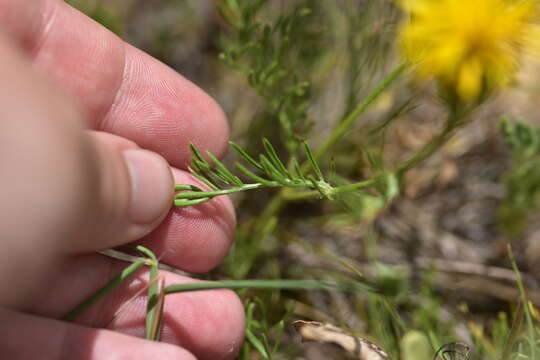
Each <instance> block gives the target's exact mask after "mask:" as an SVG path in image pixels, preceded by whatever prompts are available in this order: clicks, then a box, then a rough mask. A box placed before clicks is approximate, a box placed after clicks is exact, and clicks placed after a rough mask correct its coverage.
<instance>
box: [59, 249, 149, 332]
mask: <svg viewBox="0 0 540 360" xmlns="http://www.w3.org/2000/svg"><path fill="white" fill-rule="evenodd" d="M147 263H148V260H146V259H139V260H137V261H135V262H134V263H133V264H131V265H129V266H128V267H127V268H125V269H124V270H122V271H121V272H120V274H118V275H117V276H115V277H114V278H113V279H112V280H111V281H109V282H108V283H107V284H105V285H104V286H103V287H101V288H100V289H99V290H98V291H96V292H95V293H94V294H92V295H91V296H89V297H88V298H86V299H85V300H84V301H83V302H82V303H80V304H79V305H77V306H76V307H75V308H74V309H73V310H71V311H70V312H69V313H67V314H66V315H64V316H63V317H62V318H61V320H64V321H73V320H74V319H75V318H76V317H77V316H79V315H80V314H81V313H83V312H84V311H85V310H87V309H88V308H89V307H90V306H92V305H94V304H95V303H96V302H98V300H100V299H102V298H103V297H104V296H105V295H107V294H108V293H110V292H111V291H113V290H114V289H115V288H116V287H117V286H118V285H120V284H121V283H122V282H123V281H124V280H126V279H127V278H129V277H130V276H132V275H134V274H135V273H136V272H137V270H139V269H140V268H141V267H143V266H144V265H146V264H147Z"/></svg>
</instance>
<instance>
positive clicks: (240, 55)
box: [219, 0, 321, 154]
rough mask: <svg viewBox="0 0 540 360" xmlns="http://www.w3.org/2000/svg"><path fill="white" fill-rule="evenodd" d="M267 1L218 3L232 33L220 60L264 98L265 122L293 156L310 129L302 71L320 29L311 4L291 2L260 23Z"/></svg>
mask: <svg viewBox="0 0 540 360" xmlns="http://www.w3.org/2000/svg"><path fill="white" fill-rule="evenodd" d="M269 3H270V2H268V1H267V0H256V1H238V0H226V1H224V2H222V3H221V4H220V7H219V10H220V12H221V14H222V16H223V18H224V19H225V20H226V21H227V22H228V23H229V24H230V25H231V29H230V33H231V36H230V37H229V38H227V39H226V40H224V41H223V44H222V48H223V49H224V51H223V52H222V53H221V54H220V58H221V59H222V60H223V61H224V62H225V63H226V64H227V65H229V66H230V67H232V68H234V69H236V70H237V71H239V72H240V73H241V74H243V75H244V76H245V78H246V80H247V82H248V84H249V86H250V87H251V88H253V89H254V90H255V91H256V92H257V93H258V94H259V96H260V97H261V98H262V99H263V100H264V101H265V104H266V112H267V117H266V118H267V119H268V120H269V123H267V124H266V126H275V125H277V124H276V122H277V123H278V124H279V127H280V129H281V132H280V136H279V139H280V140H281V141H282V142H283V144H284V146H285V148H286V149H287V151H288V152H289V153H290V154H293V153H295V152H296V150H297V148H298V147H299V145H300V143H299V139H301V138H303V137H304V135H303V134H305V133H306V131H307V130H308V128H309V123H308V116H307V110H308V107H309V105H310V98H311V92H310V88H311V84H310V82H309V81H307V80H305V79H304V76H303V74H304V73H305V72H307V71H309V67H310V65H311V64H312V63H313V61H314V59H316V58H317V52H318V49H320V47H321V44H320V43H318V44H316V46H314V45H315V43H314V42H313V39H316V38H317V37H318V33H319V31H320V30H318V28H319V27H315V26H313V24H314V21H313V19H311V17H313V16H314V14H313V9H314V8H315V7H316V2H314V1H305V0H304V1H295V2H294V5H292V7H293V9H292V10H290V12H289V13H287V14H282V15H279V16H278V17H277V19H275V20H273V21H264V20H262V19H261V18H262V17H263V15H264V14H263V12H264V11H263V10H264V8H265V6H271V5H272V4H269ZM272 123H273V124H275V125H271V124H272ZM259 130H261V129H259ZM263 131H264V130H263ZM268 132H269V131H266V133H268Z"/></svg>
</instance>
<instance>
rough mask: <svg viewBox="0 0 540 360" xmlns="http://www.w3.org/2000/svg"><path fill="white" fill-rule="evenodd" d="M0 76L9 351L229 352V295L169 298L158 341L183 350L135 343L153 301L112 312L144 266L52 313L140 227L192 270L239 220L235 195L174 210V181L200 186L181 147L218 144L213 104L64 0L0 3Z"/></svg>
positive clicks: (205, 265) (111, 268)
mask: <svg viewBox="0 0 540 360" xmlns="http://www.w3.org/2000/svg"><path fill="white" fill-rule="evenodd" d="M0 79H2V85H1V86H0V153H1V154H2V156H1V157H0V174H1V177H0V184H1V185H2V186H1V188H0V198H1V199H2V201H3V204H2V207H1V209H0V244H1V246H2V252H0V286H1V287H0V288H1V289H2V290H1V291H0V306H1V308H0V319H1V320H0V355H2V356H1V357H2V358H4V357H5V358H9V359H37V358H48V359H88V360H91V359H106V358H115V359H130V360H131V359H148V358H159V359H168V358H174V359H181V360H184V359H185V360H187V359H194V358H195V357H196V358H198V359H212V360H218V359H232V358H234V355H235V353H236V351H237V350H238V347H239V345H240V344H241V341H242V338H243V325H244V324H243V321H244V320H243V319H244V318H243V308H242V305H241V303H240V301H239V299H238V298H237V297H236V295H235V294H234V293H232V292H230V291H224V290H219V291H204V292H194V293H182V294H174V295H168V296H167V297H166V304H165V314H164V324H163V331H162V340H163V341H164V342H167V343H171V344H174V345H177V346H171V345H167V344H164V343H153V342H148V341H145V340H142V339H138V338H137V336H139V337H141V336H142V335H143V333H144V319H145V306H144V304H145V299H144V296H141V297H140V298H137V299H136V300H135V301H133V302H132V303H130V304H131V305H129V306H128V307H127V308H126V309H125V310H123V311H122V312H121V313H120V314H119V315H118V316H116V317H115V318H114V320H113V321H112V322H110V320H111V319H112V318H113V315H114V314H115V312H116V311H117V310H118V309H119V307H120V306H121V305H122V304H123V303H124V302H125V301H126V300H127V299H130V298H131V297H132V296H133V295H134V294H136V293H137V291H138V290H140V289H141V288H142V287H143V286H144V285H145V281H146V279H147V276H146V274H144V273H142V274H140V276H138V277H135V278H134V279H132V280H129V281H126V282H125V283H124V284H123V285H122V286H120V287H119V288H118V289H117V290H115V291H114V292H113V293H112V294H111V295H109V296H107V297H106V298H105V299H104V300H103V301H100V302H99V303H98V304H96V305H95V306H93V307H92V308H91V309H90V310H88V311H87V312H85V313H84V314H82V315H81V316H80V317H79V318H77V320H76V324H68V323H64V322H60V321H57V320H53V319H54V318H59V317H61V316H62V315H64V314H65V313H66V312H67V311H69V310H70V309H71V308H73V307H74V306H75V305H77V304H78V303H79V302H80V301H81V300H82V299H84V298H85V297H87V296H88V295H90V294H92V293H93V292H95V291H96V289H98V288H99V287H101V286H102V285H103V284H105V283H106V282H107V281H109V280H110V279H111V278H112V277H114V276H115V275H116V274H117V273H118V272H119V271H120V270H121V269H123V268H124V267H126V263H123V262H120V261H116V260H113V259H110V258H107V257H104V256H101V255H98V254H96V253H95V252H94V251H95V250H98V249H103V248H108V247H115V246H120V245H123V244H126V243H128V242H131V241H134V240H138V239H141V238H143V240H142V243H143V244H144V245H145V246H147V247H149V248H151V249H152V250H153V251H154V252H155V253H156V254H158V256H160V258H161V261H162V262H164V263H167V264H169V265H171V266H174V267H177V268H181V269H184V270H186V271H192V272H203V271H207V270H209V269H211V268H212V267H214V266H216V265H217V264H218V263H219V261H220V260H221V259H222V258H223V256H224V255H225V253H226V252H227V250H228V248H229V246H230V243H231V238H232V233H233V229H234V225H235V217H234V211H233V209H232V206H231V204H230V202H229V200H228V199H227V198H226V197H219V198H216V199H214V200H212V201H210V202H207V203H204V204H201V205H198V206H196V207H190V208H181V209H174V210H172V211H170V212H169V208H170V204H171V202H172V198H173V193H172V189H173V176H174V182H176V183H196V181H195V180H194V179H193V178H192V177H191V176H190V175H189V174H188V173H187V172H186V171H184V170H182V169H185V168H186V164H187V162H188V159H189V152H188V150H187V149H188V143H189V142H193V143H194V144H196V145H197V146H198V147H199V148H202V149H208V150H210V151H212V152H213V153H215V154H220V153H222V152H223V151H224V149H225V146H226V140H227V136H228V128H227V123H226V119H225V117H224V115H223V113H222V111H221V110H220V108H219V107H218V106H217V105H216V104H215V102H213V100H211V99H210V98H209V97H208V96H207V95H206V94H205V93H204V92H202V91H201V90H200V89H198V88H197V87H196V86H195V85H193V84H192V83H190V82H189V81H187V80H185V79H184V78H182V77H181V76H179V75H178V74H176V73H175V72H174V71H172V70H171V69H169V68H167V67H166V66H164V65H163V64H161V63H159V62H158V61H156V60H154V59H152V58H151V57H149V56H148V55H146V54H144V53H142V52H140V51H139V50H137V49H135V48H133V47H131V46H130V45H128V44H125V43H124V42H122V41H121V40H120V39H118V38H117V37H116V36H115V35H113V34H112V33H110V32H108V31H107V30H106V29H104V28H102V27H101V26H99V25H98V24H97V23H95V22H93V21H92V20H90V19H89V18H87V17H85V16H84V15H82V14H81V13H79V12H78V11H76V10H74V9H72V8H71V7H69V6H68V5H66V4H64V3H63V2H61V1H59V0H34V1H14V0H0ZM136 144H137V145H136ZM139 146H140V147H141V148H143V149H147V150H140V148H139ZM158 153H159V154H161V156H160V155H158ZM168 164H171V165H172V166H174V167H176V168H171V167H169V165H168ZM171 172H172V174H173V176H171ZM156 227H157V229H156ZM154 229H155V230H154ZM163 275H164V276H165V279H166V282H167V283H168V284H172V283H182V282H189V281H194V280H190V279H188V278H185V277H182V276H179V275H176V274H172V273H167V272H164V273H163ZM109 322H110V323H109ZM103 326H107V328H108V330H104V329H98V328H99V327H103ZM121 333H124V334H128V335H132V336H126V335H123V334H121Z"/></svg>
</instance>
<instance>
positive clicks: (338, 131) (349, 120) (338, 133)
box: [302, 63, 407, 171]
mask: <svg viewBox="0 0 540 360" xmlns="http://www.w3.org/2000/svg"><path fill="white" fill-rule="evenodd" d="M406 68H407V63H403V64H401V65H399V66H398V67H397V68H396V69H394V71H392V72H391V73H390V74H389V75H388V76H387V77H386V78H385V79H384V80H383V81H382V82H381V83H380V84H379V86H377V88H376V89H375V90H374V91H373V92H372V93H371V94H369V95H368V96H367V97H366V98H365V99H364V101H362V102H361V103H360V104H358V106H357V107H356V108H355V109H354V110H353V111H352V112H351V113H350V114H349V115H348V116H347V117H346V118H345V119H343V121H341V122H340V124H339V125H338V126H337V127H336V128H335V129H334V131H332V133H331V134H330V136H328V138H327V139H326V140H325V142H324V143H323V144H322V145H321V146H320V147H319V149H318V150H317V151H316V152H315V154H313V157H314V158H315V160H319V159H320V158H321V156H323V155H324V154H326V152H327V151H328V150H329V149H330V148H331V147H332V146H334V145H335V143H336V142H338V141H339V140H340V139H341V138H342V137H343V135H344V134H345V133H346V132H347V130H349V129H350V128H351V126H352V125H353V124H354V121H355V120H356V119H357V118H358V117H359V116H360V115H362V114H363V113H364V112H365V111H366V110H367V109H368V108H369V106H370V105H371V104H373V102H374V101H375V100H377V99H378V98H379V96H380V95H381V94H382V93H383V92H385V91H386V89H388V87H389V86H390V85H391V84H392V83H393V82H394V81H395V80H396V79H397V78H398V77H399V76H400V75H401V74H402V73H403V72H404V71H405V69H406ZM308 167H309V164H307V163H304V164H303V165H302V171H306V170H307V169H308Z"/></svg>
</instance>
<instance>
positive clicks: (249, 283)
mask: <svg viewBox="0 0 540 360" xmlns="http://www.w3.org/2000/svg"><path fill="white" fill-rule="evenodd" d="M211 289H282V290H330V289H332V290H342V291H374V290H373V289H372V288H371V287H370V286H369V285H366V284H363V283H360V282H350V283H333V282H327V281H318V280H222V281H214V282H200V283H189V284H174V285H169V286H167V287H166V288H165V290H164V291H165V294H173V293H178V292H186V291H200V290H211Z"/></svg>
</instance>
